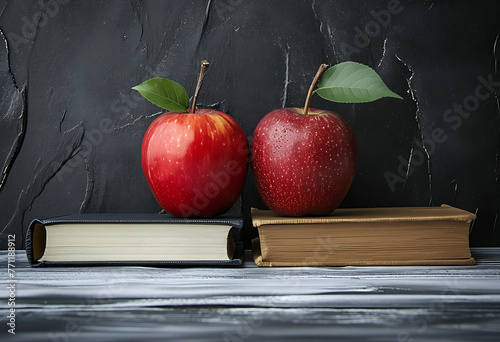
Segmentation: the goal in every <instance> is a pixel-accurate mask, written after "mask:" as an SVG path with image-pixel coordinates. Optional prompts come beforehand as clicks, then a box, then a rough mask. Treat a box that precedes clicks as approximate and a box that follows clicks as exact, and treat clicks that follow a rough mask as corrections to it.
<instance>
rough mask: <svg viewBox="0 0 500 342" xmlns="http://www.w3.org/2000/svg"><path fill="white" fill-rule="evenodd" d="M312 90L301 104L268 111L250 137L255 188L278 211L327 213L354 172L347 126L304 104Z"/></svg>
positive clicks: (355, 159)
mask: <svg viewBox="0 0 500 342" xmlns="http://www.w3.org/2000/svg"><path fill="white" fill-rule="evenodd" d="M317 78H319V76H318V75H317V77H316V78H315V81H314V82H313V84H312V85H311V89H312V88H313V87H314V84H315V83H316V81H317ZM311 89H310V91H309V95H308V98H307V100H306V106H305V107H304V108H281V109H277V110H274V111H272V112H271V113H269V114H267V115H266V116H265V117H264V118H263V119H262V120H261V121H260V122H259V124H258V125H257V128H256V130H255V133H254V136H253V142H252V169H253V172H254V174H255V181H256V185H257V189H258V191H259V193H260V195H261V197H262V199H263V201H264V203H265V204H266V205H267V206H268V207H269V209H271V210H272V211H273V212H275V213H277V214H279V215H287V216H305V215H315V216H321V215H327V214H329V213H331V212H332V211H334V210H335V209H336V208H337V207H338V206H339V205H340V203H341V202H342V200H343V199H344V197H345V195H346V194H347V191H348V190H349V187H350V186H351V183H352V181H353V178H354V174H355V171H356V166H357V162H358V153H357V144H356V138H355V136H354V133H353V131H352V129H351V127H350V126H349V124H348V123H347V122H346V121H345V120H344V119H343V118H342V117H340V116H339V115H338V114H337V113H334V112H331V111H325V110H320V109H313V108H308V103H309V98H310V94H311V92H312V90H311Z"/></svg>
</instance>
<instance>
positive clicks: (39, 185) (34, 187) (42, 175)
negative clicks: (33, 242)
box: [0, 125, 84, 248]
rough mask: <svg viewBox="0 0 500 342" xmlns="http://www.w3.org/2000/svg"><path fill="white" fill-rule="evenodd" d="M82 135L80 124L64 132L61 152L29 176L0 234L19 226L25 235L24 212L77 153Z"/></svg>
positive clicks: (82, 130)
mask: <svg viewBox="0 0 500 342" xmlns="http://www.w3.org/2000/svg"><path fill="white" fill-rule="evenodd" d="M83 137H84V129H83V127H82V125H77V126H75V127H74V128H73V129H72V130H71V131H68V133H67V134H64V136H63V141H62V143H61V144H60V150H62V153H57V152H56V157H54V158H53V159H52V160H51V161H50V162H48V163H46V164H45V165H44V166H43V168H41V170H40V171H39V172H38V173H36V174H35V175H34V176H33V177H32V178H31V180H30V181H29V182H28V184H29V185H28V186H27V188H26V189H23V190H21V192H20V194H19V196H18V198H17V203H16V211H15V212H14V213H13V214H12V216H11V218H10V219H9V221H8V223H7V224H6V225H5V227H4V228H3V229H2V231H1V232H0V235H2V234H3V233H4V232H5V231H7V233H9V232H13V231H15V230H16V227H21V229H22V235H23V236H25V235H26V227H25V225H24V224H23V222H24V218H25V215H26V212H27V211H29V210H30V209H31V207H32V205H33V203H34V202H35V200H36V199H37V198H38V197H39V196H40V195H41V193H42V192H43V190H44V189H45V186H46V185H47V184H48V183H49V181H50V180H52V179H53V178H54V177H55V176H56V175H57V173H58V172H59V171H60V170H61V169H62V168H63V167H64V166H65V165H66V163H68V161H69V160H70V159H71V158H73V156H74V155H75V154H76V153H78V151H79V150H80V147H81V144H82V142H83ZM59 152H61V151H59ZM55 165H57V167H55ZM24 247H25V243H24V241H23V245H22V246H21V248H24Z"/></svg>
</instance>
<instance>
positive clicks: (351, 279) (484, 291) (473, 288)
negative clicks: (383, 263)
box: [0, 248, 500, 342]
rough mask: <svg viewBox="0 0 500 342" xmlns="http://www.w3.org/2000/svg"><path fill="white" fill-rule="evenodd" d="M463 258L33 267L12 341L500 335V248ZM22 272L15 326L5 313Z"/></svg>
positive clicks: (4, 299) (22, 266) (22, 263)
mask: <svg viewBox="0 0 500 342" xmlns="http://www.w3.org/2000/svg"><path fill="white" fill-rule="evenodd" d="M472 252H473V256H474V257H475V258H476V261H477V263H476V265H474V266H462V267H457V266H454V267H441V266H432V267H394V266H393V267H323V268H314V267H304V268H298V267H294V268H259V267H256V266H255V264H254V263H253V261H251V260H250V258H249V257H250V255H249V254H248V253H247V255H246V259H247V260H246V261H245V264H244V267H239V268H147V267H101V268H99V267H87V268H85V267H77V268H76V267H75V268H31V267H30V266H29V264H28V262H27V261H26V256H25V254H24V252H20V251H18V252H17V253H16V259H15V262H14V265H15V276H14V278H9V274H8V270H7V267H8V266H7V265H8V262H7V254H6V252H5V251H2V252H0V264H1V269H0V288H1V289H2V290H0V316H1V317H2V320H1V322H2V324H1V325H0V340H1V341H11V340H12V341H61V342H62V341H141V340H144V341H166V340H172V341H318V340H321V341H353V342H354V341H384V342H386V341H395V342H403V341H404V342H406V341H408V342H410V341H454V342H456V341H496V342H498V341H500V248H475V249H472ZM13 283H15V285H14V287H15V294H14V296H15V298H14V301H15V308H16V312H15V323H16V326H15V328H16V329H15V332H16V334H15V336H14V335H12V334H10V333H8V330H9V329H10V328H9V326H8V325H6V322H7V318H6V316H8V315H9V314H10V311H9V308H10V307H9V305H8V303H9V300H8V299H9V290H8V289H7V287H9V286H12V284H13Z"/></svg>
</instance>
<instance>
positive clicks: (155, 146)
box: [141, 109, 248, 217]
mask: <svg viewBox="0 0 500 342" xmlns="http://www.w3.org/2000/svg"><path fill="white" fill-rule="evenodd" d="M141 159H142V167H143V170H144V174H145V176H146V179H147V181H148V183H149V186H150V187H151V190H152V192H153V194H154V196H155V198H156V200H157V201H158V203H160V205H161V206H162V207H163V208H164V209H165V210H166V211H167V212H168V213H170V214H172V215H175V216H181V217H190V216H199V217H211V216H215V215H219V214H222V213H224V212H226V211H227V210H229V209H230V208H231V206H233V204H234V203H235V202H236V200H237V199H238V196H239V195H240V193H241V191H242V189H243V184H244V182H245V178H246V174H247V163H248V145H247V140H246V137H245V134H244V133H243V130H242V129H241V127H240V126H239V125H238V123H237V122H236V121H235V120H234V119H233V118H232V117H230V116H229V115H227V114H225V113H222V112H219V111H216V110H211V109H197V110H196V112H195V113H192V110H189V112H188V113H174V112H167V113H165V114H162V115H161V116H159V117H158V118H156V119H155V120H154V121H153V123H152V124H151V125H150V126H149V128H148V130H147V132H146V135H145V136H144V139H143V143H142V153H141Z"/></svg>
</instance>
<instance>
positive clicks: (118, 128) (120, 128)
mask: <svg viewBox="0 0 500 342" xmlns="http://www.w3.org/2000/svg"><path fill="white" fill-rule="evenodd" d="M162 113H163V111H160V112H156V113H154V114H150V115H141V116H139V117H138V118H136V119H134V120H133V121H132V122H128V123H126V124H125V125H122V126H118V127H114V128H113V132H115V131H119V130H122V129H124V128H127V127H131V126H134V125H135V124H136V123H137V122H138V121H141V120H144V119H149V118H154V117H156V116H158V115H160V114H162Z"/></svg>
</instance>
